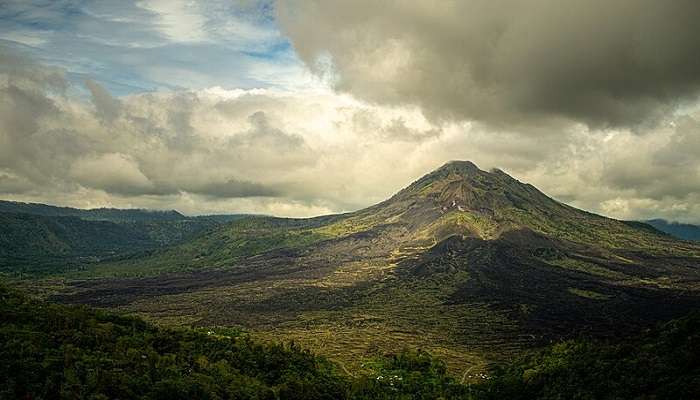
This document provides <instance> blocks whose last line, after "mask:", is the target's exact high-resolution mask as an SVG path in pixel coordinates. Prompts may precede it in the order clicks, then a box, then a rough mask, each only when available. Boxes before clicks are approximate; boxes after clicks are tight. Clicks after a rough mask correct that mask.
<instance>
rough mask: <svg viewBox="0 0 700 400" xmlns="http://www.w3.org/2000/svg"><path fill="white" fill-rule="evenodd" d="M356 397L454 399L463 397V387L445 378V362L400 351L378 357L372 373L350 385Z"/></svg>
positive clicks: (465, 389) (464, 396) (424, 353)
mask: <svg viewBox="0 0 700 400" xmlns="http://www.w3.org/2000/svg"><path fill="white" fill-rule="evenodd" d="M354 394H355V395H356V396H357V397H358V398H374V399H425V400H428V399H431V400H432V399H454V398H467V394H468V393H467V387H466V386H463V385H460V384H458V383H457V382H456V381H455V380H454V379H453V378H452V377H451V376H449V375H447V367H446V366H445V363H444V362H442V361H440V360H437V359H435V358H433V357H432V356H431V355H430V354H428V353H426V352H424V351H421V350H418V351H412V350H408V349H406V350H404V351H402V352H400V353H398V354H394V355H390V356H386V357H384V358H382V359H381V360H380V361H379V362H378V363H377V364H376V366H375V372H374V374H372V375H369V376H363V377H361V378H360V379H358V380H356V381H355V383H354Z"/></svg>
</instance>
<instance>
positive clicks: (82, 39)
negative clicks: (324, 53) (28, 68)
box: [0, 0, 315, 95]
mask: <svg viewBox="0 0 700 400" xmlns="http://www.w3.org/2000/svg"><path fill="white" fill-rule="evenodd" d="M0 44H1V45H4V46H8V47H11V48H13V49H14V50H16V51H21V52H23V53H26V54H29V55H31V56H32V57H34V58H36V59H38V60H40V61H41V62H42V63H43V64H46V65H54V66H57V67H60V68H63V69H64V70H66V71H67V73H66V78H67V79H68V81H69V82H71V83H74V84H80V85H82V84H83V82H84V80H85V79H86V78H90V79H94V80H95V81H97V82H99V83H100V85H101V86H103V87H105V88H106V89H107V90H108V91H109V92H110V93H112V94H115V95H125V94H133V93H140V92H144V91H154V90H163V89H203V88H207V87H211V86H215V85H219V86H223V87H228V88H234V87H237V88H255V87H270V86H275V87H285V88H289V87H299V86H305V85H312V84H314V82H315V79H314V77H313V76H312V75H311V74H310V73H308V72H307V71H306V68H305V67H304V65H303V63H301V62H300V61H299V59H298V58H297V57H296V56H295V54H294V51H293V50H292V48H291V46H290V45H289V42H288V40H287V39H286V38H285V37H283V36H282V35H281V34H280V33H279V30H278V29H277V27H276V25H275V23H274V20H273V17H272V6H271V3H270V1H268V0H260V1H251V2H230V1H226V0H215V1H207V2H195V1H180V0H172V1H161V0H144V1H135V0H132V1H119V2H109V1H81V2H76V1H72V0H57V1H51V2H45V1H14V0H7V1H3V2H2V7H0Z"/></svg>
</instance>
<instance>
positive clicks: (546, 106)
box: [278, 0, 700, 127]
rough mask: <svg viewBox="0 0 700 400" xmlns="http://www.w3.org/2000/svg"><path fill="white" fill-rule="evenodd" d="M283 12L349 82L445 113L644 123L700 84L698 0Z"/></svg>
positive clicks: (360, 6) (285, 7) (381, 4)
mask: <svg viewBox="0 0 700 400" xmlns="http://www.w3.org/2000/svg"><path fill="white" fill-rule="evenodd" d="M278 14H279V20H280V21H281V24H282V26H283V29H284V31H285V32H286V33H287V34H288V35H289V36H290V37H291V39H292V42H293V44H294V46H295V48H296V50H297V52H298V54H299V55H300V56H301V58H302V59H303V60H304V61H305V62H306V63H307V64H308V65H309V66H310V67H311V68H312V69H314V70H315V71H316V72H318V73H319V74H324V75H325V76H326V77H328V78H329V79H331V80H333V81H334V82H335V86H336V88H337V89H339V90H342V91H347V92H350V93H353V94H355V95H357V96H359V97H362V98H365V99H368V100H371V101H377V102H382V103H389V104H407V103H408V104H416V105H419V106H421V107H422V108H423V109H424V110H425V111H426V112H427V113H428V115H430V116H432V117H434V118H438V119H443V118H448V119H473V120H480V121H484V122H488V123H490V124H491V125H504V124H505V125H516V124H522V123H526V124H528V125H529V124H531V123H535V124H542V123H544V122H549V123H551V122H552V120H559V119H561V118H564V119H572V120H575V121H579V122H584V123H586V124H588V125H589V126H592V127H615V126H618V127H619V126H638V125H640V124H644V123H649V122H652V123H653V122H656V121H657V120H658V119H659V117H660V116H662V115H664V114H665V113H667V112H668V111H670V110H673V109H674V108H675V107H677V106H678V105H679V104H680V103H682V102H683V101H685V100H689V99H695V97H696V95H697V94H698V90H699V89H700V24H699V23H698V22H697V21H700V2H698V1H694V0H679V1H659V0H615V1H609V0H605V1H603V0H573V1H559V0H535V1H492V0H472V1H455V2H448V1H440V2H434V3H433V2H425V1H374V0H364V1H362V0H361V1H353V2H344V1H318V2H307V1H298V2H291V3H290V2H280V3H279V4H278ZM329 57H330V59H331V61H332V65H333V67H334V70H331V71H329V70H328V69H327V67H328V63H327V62H324V60H327V59H328V58H329Z"/></svg>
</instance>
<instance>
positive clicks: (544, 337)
mask: <svg viewBox="0 0 700 400" xmlns="http://www.w3.org/2000/svg"><path fill="white" fill-rule="evenodd" d="M698 265H700V246H698V245H696V244H693V243H690V242H683V241H677V240H675V239H673V238H671V237H669V236H667V235H664V234H662V233H660V232H658V231H655V230H654V229H651V228H649V227H648V226H646V225H644V224H633V223H626V222H622V221H617V220H613V219H609V218H605V217H601V216H598V215H594V214H591V213H587V212H584V211H581V210H577V209H575V208H573V207H570V206H567V205H564V204H562V203H559V202H557V201H555V200H553V199H551V198H549V197H547V196H546V195H544V194H543V193H541V192H540V191H538V190H537V189H536V188H534V187H533V186H531V185H528V184H524V183H521V182H519V181H517V180H515V179H513V178H512V177H510V176H508V175H507V174H505V173H504V172H502V171H498V170H495V171H492V172H487V171H482V170H480V169H479V168H477V167H476V166H475V165H474V164H472V163H469V162H452V163H448V164H446V165H445V166H443V167H441V168H439V169H438V170H436V171H434V172H432V173H430V174H428V175H426V176H424V177H423V178H421V179H419V180H417V181H416V182H414V183H412V184H411V185H410V186H408V187H407V188H406V189H404V190H402V191H400V192H399V193H397V194H396V195H394V196H393V197H391V198H390V199H388V200H386V201H384V202H382V203H379V204H377V205H375V206H372V207H369V208H366V209H363V210H360V211H357V212H354V213H349V214H342V215H334V216H328V217H319V218H312V219H282V218H270V217H251V218H245V219H241V220H238V221H234V222H232V223H230V224H228V225H224V226H221V227H219V228H216V229H215V230H213V231H212V232H210V233H208V234H206V235H202V236H199V237H197V238H195V239H193V240H191V241H187V242H185V243H183V244H181V245H178V246H175V247H173V248H170V249H165V250H163V251H160V252H158V253H157V254H154V255H152V256H150V257H146V258H142V259H133V260H129V261H128V262H121V263H111V264H107V265H97V266H96V267H95V268H93V269H91V270H90V271H87V272H85V273H83V274H82V275H81V276H80V277H81V278H94V277H95V276H102V277H106V278H103V279H80V280H74V281H72V282H71V283H70V287H69V288H68V289H67V290H66V292H64V293H59V294H57V295H56V296H55V298H56V299H59V300H61V301H66V302H80V303H91V304H97V305H101V306H110V307H111V306H116V307H124V308H126V309H129V310H132V311H135V312H139V313H143V314H145V315H150V316H152V317H154V318H158V319H160V320H161V321H163V322H164V323H183V322H186V323H194V324H202V325H208V324H224V325H241V326H244V327H246V328H247V329H251V330H254V331H256V332H258V333H259V334H261V335H270V336H272V335H274V336H275V337H286V338H292V339H295V340H298V341H300V342H302V343H304V344H306V345H308V346H311V347H312V348H314V349H316V350H319V351H321V352H324V353H325V354H328V355H329V356H331V357H332V358H334V359H336V360H342V361H343V362H345V363H347V364H348V365H349V366H350V368H362V367H361V366H362V360H363V359H365V358H366V357H368V356H369V355H371V354H373V353H374V352H381V351H386V350H396V349H397V348H400V347H402V346H404V345H412V346H417V347H424V348H428V349H429V350H431V351H433V352H434V353H436V354H437V355H439V356H442V357H444V358H446V359H447V360H448V362H449V363H450V367H451V368H454V369H457V370H459V369H462V368H466V367H469V366H481V367H483V366H484V365H485V364H487V363H489V362H493V361H498V360H502V359H506V358H509V357H511V356H512V355H514V354H516V353H519V352H521V351H522V350H523V349H525V348H528V347H531V346H536V345H540V344H543V343H547V342H548V341H550V340H553V339H557V338H562V337H564V338H565V337H570V336H572V335H576V334H578V333H579V332H582V331H583V332H588V333H590V334H593V335H603V336H605V335H613V334H616V333H620V332H624V331H626V330H629V331H633V330H636V329H639V328H640V327H642V326H648V325H649V324H651V323H653V322H655V321H657V320H660V319H667V318H673V317H676V316H681V315H683V314H685V313H687V312H688V311H689V310H692V309H694V308H697V307H699V306H700V297H699V290H700V270H699V269H698ZM139 276H140V277H139Z"/></svg>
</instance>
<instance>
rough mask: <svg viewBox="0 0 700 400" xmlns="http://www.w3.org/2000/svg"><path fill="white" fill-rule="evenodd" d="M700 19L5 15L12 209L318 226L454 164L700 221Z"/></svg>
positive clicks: (628, 0) (556, 4)
mask: <svg viewBox="0 0 700 400" xmlns="http://www.w3.org/2000/svg"><path fill="white" fill-rule="evenodd" d="M698 20H700V3H698V2H697V1H690V0H688V1H685V0H679V1H674V2H666V1H662V0H655V1H652V0H615V1H602V0H570V1H567V2H566V3H564V2H560V1H555V0H532V1H528V2H524V1H499V2H493V1H486V0H483V1H482V0H468V1H467V0H465V1H458V2H457V1H456V2H452V1H437V2H432V1H412V0H405V1H382V2H377V1H371V0H357V1H352V2H347V1H333V0H326V1H312V0H307V1H294V0H290V1H284V2H275V1H272V0H266V1H256V0H250V1H238V2H235V1H181V0H155V1H150V0H149V1H135V2H133V1H118V2H116V1H89V0H84V1H60V0H58V1H27V0H21V1H12V0H5V1H3V2H1V3H0V198H2V199H7V200H17V201H28V202H43V203H48V204H56V205H65V206H74V207H81V208H90V207H119V208H133V207H137V208H153V209H177V210H179V211H181V212H183V213H186V214H190V215H197V214H210V213H239V212H249V213H262V214H271V215H279V216H293V217H305V216H313V215H320V214H328V213H335V212H344V211H352V210H356V209H359V208H362V207H366V206H369V205H371V204H374V203H376V202H379V201H381V200H384V199H385V198H387V197H389V196H391V195H392V194H393V193H395V192H396V191H398V190H400V189H401V188H402V187H404V186H407V185H408V184H410V183H411V182H412V181H413V180H415V179H417V178H419V177H420V176H422V175H424V174H426V173H428V172H430V171H431V170H433V169H435V168H437V167H439V166H440V165H442V164H443V163H445V162H447V161H450V160H471V161H473V162H475V163H476V164H477V165H478V166H479V167H481V168H482V169H485V170H488V169H490V168H500V169H502V170H504V171H506V172H507V173H509V174H511V175H512V176H514V177H515V178H517V179H519V180H521V181H525V182H529V183H532V184H533V185H535V186H537V187H538V188H539V189H541V190H542V191H544V192H545V193H547V194H548V195H550V196H552V197H554V198H556V199H558V200H560V201H563V202H566V203H568V204H571V205H573V206H576V207H579V208H583V209H585V210H588V211H592V212H596V213H600V214H604V215H607V216H610V217H614V218H619V219H647V218H657V217H660V218H666V219H669V220H674V221H681V222H691V223H700V157H699V156H700V98H699V97H698V96H699V94H700V24H697V23H696V21H698Z"/></svg>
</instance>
